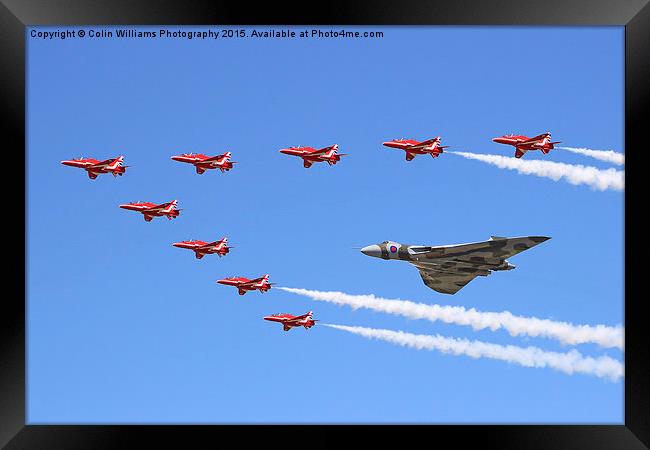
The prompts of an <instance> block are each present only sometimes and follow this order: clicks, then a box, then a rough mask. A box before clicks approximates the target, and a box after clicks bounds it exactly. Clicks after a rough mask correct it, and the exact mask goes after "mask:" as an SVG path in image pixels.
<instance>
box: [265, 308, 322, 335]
mask: <svg viewBox="0 0 650 450" xmlns="http://www.w3.org/2000/svg"><path fill="white" fill-rule="evenodd" d="M312 316H313V313H312V312H311V311H309V312H308V313H307V314H303V315H302V316H294V315H292V314H287V313H280V314H273V315H271V316H266V317H265V318H264V320H269V321H271V322H280V323H281V324H282V326H283V327H284V331H289V330H290V329H292V328H293V327H305V330H307V329H309V328H311V327H313V326H314V325H315V324H316V322H318V320H314V319H312Z"/></svg>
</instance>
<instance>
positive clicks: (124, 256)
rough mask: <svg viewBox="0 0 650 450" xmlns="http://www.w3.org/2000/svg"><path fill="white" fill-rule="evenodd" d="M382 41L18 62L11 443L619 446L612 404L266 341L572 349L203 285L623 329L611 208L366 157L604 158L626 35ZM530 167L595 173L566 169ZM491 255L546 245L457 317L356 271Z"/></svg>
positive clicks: (388, 278) (36, 53)
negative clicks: (602, 433)
mask: <svg viewBox="0 0 650 450" xmlns="http://www.w3.org/2000/svg"><path fill="white" fill-rule="evenodd" d="M260 28H264V27H257V29H260ZM41 29H43V30H45V29H48V28H41ZM141 29H143V30H144V29H146V28H141ZM151 29H152V30H157V29H158V28H156V27H154V28H151ZM196 29H203V28H196ZM298 29H299V30H300V29H302V27H300V28H298ZM348 29H353V28H351V27H350V28H348ZM371 29H373V30H377V29H378V28H371ZM49 30H54V28H51V29H49ZM381 30H382V31H384V37H383V38H382V39H358V40H341V39H305V40H301V39H295V40H279V39H267V40H263V39H259V40H252V39H239V40H237V39H233V40H226V39H217V40H196V39H193V40H187V39H152V40H138V39H124V40H120V39H94V40H93V39H89V38H86V39H65V40H60V39H54V40H39V39H37V38H30V37H28V39H27V41H28V47H27V53H28V55H27V56H28V67H27V69H28V70H27V101H28V118H27V120H28V130H27V138H28V154H27V189H28V204H27V214H28V217H27V221H28V229H27V233H28V234H27V275H28V279H27V319H28V343H27V344H28V345H27V348H28V355H27V356H28V367H27V369H28V378H27V380H28V398H27V406H28V411H27V420H28V422H29V423H260V422H262V423H286V422H301V423H503V422H505V423H622V421H623V389H624V383H623V382H616V383H614V382H608V381H604V380H602V379H600V378H596V377H591V376H586V375H572V376H571V375H566V374H564V373H561V372H556V371H553V370H550V369H531V368H524V367H519V366H515V365H511V364H507V363H504V362H500V361H493V360H488V359H479V360H474V359H471V358H468V357H463V356H451V355H444V354H441V353H437V352H429V351H417V350H413V349H407V348H402V347H397V346H393V345H392V344H389V343H385V342H379V341H369V340H366V339H364V338H361V337H359V336H354V335H351V334H348V333H345V332H342V331H338V330H334V329H329V328H326V327H319V326H318V325H316V326H315V327H314V328H312V329H310V330H304V329H294V330H291V331H290V332H288V333H285V332H283V331H282V330H281V327H280V326H279V325H278V324H273V323H269V322H265V321H263V320H262V317H263V316H265V315H268V314H272V313H276V312H290V313H296V314H298V313H304V312H306V311H308V310H310V309H311V310H314V314H315V318H318V319H320V320H322V321H323V322H326V323H335V324H344V325H359V326H368V327H376V328H388V329H393V330H404V331H409V332H414V333H423V334H435V333H439V334H441V335H445V336H453V337H467V338H469V339H479V340H482V341H487V342H494V343H504V344H506V343H509V344H514V345H524V346H526V345H536V346H539V347H542V348H544V349H548V350H553V351H568V350H569V349H570V347H563V346H561V345H560V344H558V343H556V342H554V341H551V340H548V339H536V338H535V339H534V338H530V339H522V338H513V337H511V336H509V335H508V334H507V333H506V332H503V331H498V332H491V331H481V332H473V331H472V330H471V329H469V328H466V327H459V326H454V325H445V324H439V323H430V322H426V321H413V320H408V319H404V318H401V317H394V316H389V315H385V314H380V313H375V312H370V311H364V310H358V311H352V310H351V309H349V308H346V307H338V306H334V305H330V304H325V303H316V302H313V301H310V300H308V299H306V298H302V297H298V296H295V295H292V294H289V293H285V292H282V291H279V290H273V289H272V290H271V291H270V292H268V293H267V294H264V295H261V294H259V293H249V294H246V295H245V296H243V297H240V296H239V295H237V292H236V290H235V289H233V288H229V287H226V286H221V285H218V284H216V283H215V281H216V280H217V279H219V278H222V277H224V276H233V275H242V276H249V277H253V276H261V275H263V274H265V273H270V274H271V281H272V282H276V283H278V284H279V285H280V286H290V287H303V288H307V289H318V290H340V291H344V292H347V293H352V294H370V293H372V294H375V295H378V296H382V297H387V298H402V299H410V300H414V301H421V302H425V303H431V304H434V303H437V304H443V305H462V306H465V307H475V308H477V309H480V310H484V311H503V310H509V311H511V312H512V313H514V314H520V315H526V316H536V317H540V318H552V319H557V320H563V321H570V322H574V323H578V324H600V323H603V324H606V325H619V324H623V306H624V304H623V295H624V292H623V287H624V285H623V275H624V266H623V236H624V235H623V225H624V219H623V217H624V215H623V213H624V211H623V193H621V192H616V191H605V192H598V191H595V190H593V189H591V188H589V187H587V186H573V185H570V184H568V183H565V182H562V181H560V182H553V181H551V180H548V179H543V178H538V177H533V176H524V175H520V174H517V173H516V172H513V171H505V170H501V169H498V168H496V167H493V166H489V165H486V164H484V163H481V162H478V161H469V160H465V159H463V158H461V157H459V156H455V155H451V154H448V155H442V156H441V157H440V158H438V159H436V160H433V159H431V158H429V157H417V158H416V159H415V160H414V161H412V162H410V163H406V161H404V153H403V152H402V151H400V150H396V149H389V148H386V147H382V146H381V142H382V141H385V140H388V139H392V138H396V137H409V138H415V139H425V138H430V137H434V136H437V135H440V136H442V137H443V143H444V144H445V145H451V146H453V147H454V148H453V150H462V151H471V152H477V153H491V154H501V155H507V156H511V154H512V148H511V147H506V146H502V145H499V144H495V143H492V142H491V138H492V137H495V136H499V135H502V134H505V133H523V134H533V133H535V134H536V133H540V132H544V131H547V130H551V131H552V133H553V138H554V140H559V141H562V144H561V145H567V146H573V147H590V148H596V149H614V150H617V151H623V150H624V131H623V130H624V128H623V120H624V119H623V99H624V96H623V87H624V85H623V74H624V72H623V70H624V69H623V55H624V53H623V48H624V47H623V45H624V41H623V37H624V34H623V33H624V31H623V28H622V27H594V28H571V27H539V28H517V27H410V28H409V27H385V28H381ZM28 33H29V31H28ZM333 143H338V144H339V146H340V150H341V152H342V153H349V154H350V156H349V157H347V158H344V161H342V163H340V164H339V165H337V166H333V167H329V166H326V165H323V164H318V165H314V166H313V167H312V168H311V169H308V170H305V169H304V168H303V167H302V163H301V161H300V160H299V159H296V158H292V157H289V156H287V155H283V154H280V153H278V150H279V149H281V148H284V147H287V146H291V145H310V146H314V147H323V146H326V145H330V144H333ZM226 150H230V151H232V153H233V160H235V161H237V162H238V163H239V164H237V165H236V166H235V168H234V169H233V170H232V171H231V172H230V173H227V174H221V173H220V172H218V171H210V172H208V173H206V174H204V175H201V176H198V175H196V174H195V172H194V170H193V168H192V167H191V166H187V165H184V164H180V163H177V162H174V161H172V160H170V159H169V158H170V156H171V155H173V154H178V153H180V152H189V151H193V152H198V151H200V152H205V153H207V154H217V153H221V152H223V151H226ZM450 150H452V149H450ZM119 154H123V155H125V163H126V164H128V165H130V166H132V167H131V168H129V169H127V173H126V175H125V176H124V177H121V178H117V179H113V177H112V176H110V175H102V176H100V177H99V178H98V179H97V180H95V181H91V180H89V179H88V178H87V176H86V174H85V173H84V172H83V171H82V170H79V169H73V168H70V167H64V166H62V165H61V164H60V161H61V160H63V159H69V158H72V157H77V156H82V155H83V156H92V157H96V158H98V159H104V158H108V157H113V156H117V155H119ZM525 158H527V159H541V158H544V159H550V160H553V161H561V162H566V163H577V164H587V165H593V166H596V167H602V168H608V167H609V165H607V164H605V163H602V162H599V161H597V160H592V159H586V158H584V157H580V156H578V155H574V154H570V153H568V152H566V151H562V150H556V151H553V152H552V153H551V154H549V155H546V156H544V155H539V154H538V152H531V153H528V154H527V155H526V156H525ZM174 198H175V199H178V200H179V206H180V207H181V208H184V210H183V211H182V212H181V216H180V217H179V218H177V219H176V220H173V221H168V220H167V219H164V218H158V219H154V221H153V222H151V223H145V221H144V220H143V219H142V216H141V215H140V214H137V213H134V212H129V211H125V210H121V209H119V208H118V205H119V204H121V203H125V202H128V201H133V200H146V201H153V202H164V201H169V200H171V199H174ZM223 235H227V236H228V237H229V239H230V242H231V244H232V245H233V246H235V247H236V248H234V249H233V251H232V252H231V253H230V254H229V255H227V256H226V257H224V258H221V259H220V258H218V257H216V256H212V257H210V256H208V257H206V258H204V259H202V260H196V259H195V258H194V256H193V254H192V253H191V252H189V251H184V250H181V249H178V248H174V247H172V246H171V244H172V243H173V242H176V241H179V240H183V239H203V240H211V239H216V238H219V237H221V236H223ZM490 235H500V236H522V235H546V236H551V237H552V239H551V240H550V241H547V242H546V243H544V244H542V245H540V246H538V247H536V248H535V249H533V250H530V251H528V252H525V253H522V254H520V255H518V256H515V257H513V258H512V259H511V260H510V261H511V262H512V263H513V264H515V265H516V266H517V269H516V270H514V271H509V272H501V273H494V274H492V275H491V276H490V277H487V278H482V277H479V278H477V279H476V280H474V281H473V282H472V283H470V284H469V285H468V286H467V287H465V288H464V289H463V290H461V291H460V292H459V293H458V294H456V295H454V296H448V295H443V294H438V293H436V292H434V291H432V290H430V289H428V288H427V287H426V286H424V284H423V283H422V281H421V279H420V276H419V275H418V273H417V271H416V270H415V269H414V268H413V267H410V266H409V265H408V264H405V263H400V262H395V261H383V260H380V259H373V258H369V257H366V256H364V255H362V254H361V253H360V252H359V251H358V250H354V249H353V248H352V247H360V246H364V245H368V244H372V243H377V242H381V241H383V240H388V239H390V240H395V241H398V242H406V243H413V244H428V245H442V244H453V243H461V242H471V241H477V240H483V239H487V238H488V237H489V236H490ZM577 349H578V350H579V351H580V352H582V353H584V354H585V355H593V356H596V355H601V354H607V355H610V356H613V357H617V358H619V359H622V358H623V354H622V352H619V351H614V350H603V349H600V348H598V347H597V346H595V345H581V346H578V347H577Z"/></svg>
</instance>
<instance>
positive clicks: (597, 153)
mask: <svg viewBox="0 0 650 450" xmlns="http://www.w3.org/2000/svg"><path fill="white" fill-rule="evenodd" d="M556 148H560V149H562V150H568V151H570V152H572V153H577V154H579V155H584V156H589V157H590V158H594V159H598V160H600V161H605V162H608V163H613V164H618V165H619V166H622V165H624V164H625V154H623V153H618V152H615V151H614V150H592V149H590V148H584V147H556Z"/></svg>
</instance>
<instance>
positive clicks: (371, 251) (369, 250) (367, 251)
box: [361, 244, 381, 258]
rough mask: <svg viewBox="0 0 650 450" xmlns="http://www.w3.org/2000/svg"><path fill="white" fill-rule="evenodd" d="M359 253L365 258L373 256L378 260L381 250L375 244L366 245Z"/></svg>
mask: <svg viewBox="0 0 650 450" xmlns="http://www.w3.org/2000/svg"><path fill="white" fill-rule="evenodd" d="M361 253H363V254H364V255H366V256H374V257H377V258H378V257H380V256H381V248H379V246H378V245H376V244H373V245H368V246H367V247H363V248H362V249H361Z"/></svg>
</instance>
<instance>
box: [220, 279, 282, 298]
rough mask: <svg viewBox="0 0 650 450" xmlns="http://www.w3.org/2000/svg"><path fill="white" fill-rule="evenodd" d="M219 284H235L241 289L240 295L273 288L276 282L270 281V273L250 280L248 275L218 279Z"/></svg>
mask: <svg viewBox="0 0 650 450" xmlns="http://www.w3.org/2000/svg"><path fill="white" fill-rule="evenodd" d="M217 283H219V284H225V285H226V286H235V287H236V288H237V290H238V291H239V295H244V294H245V293H246V292H248V291H260V292H262V293H264V292H266V291H268V290H269V289H271V286H273V284H274V283H269V275H268V274H266V275H264V276H263V277H260V278H255V279H253V280H249V279H248V278H246V277H230V278H224V279H223V280H217Z"/></svg>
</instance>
